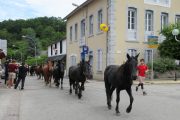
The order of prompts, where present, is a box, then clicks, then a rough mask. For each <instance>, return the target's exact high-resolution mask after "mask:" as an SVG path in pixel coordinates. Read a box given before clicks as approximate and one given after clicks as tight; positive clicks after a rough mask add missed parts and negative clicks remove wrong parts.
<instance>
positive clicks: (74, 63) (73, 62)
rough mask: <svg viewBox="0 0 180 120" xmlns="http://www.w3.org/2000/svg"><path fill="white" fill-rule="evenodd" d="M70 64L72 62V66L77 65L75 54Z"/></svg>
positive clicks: (71, 57)
mask: <svg viewBox="0 0 180 120" xmlns="http://www.w3.org/2000/svg"><path fill="white" fill-rule="evenodd" d="M70 62H71V63H70V64H71V66H74V65H76V56H75V55H72V56H70Z"/></svg>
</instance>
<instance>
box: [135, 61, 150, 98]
mask: <svg viewBox="0 0 180 120" xmlns="http://www.w3.org/2000/svg"><path fill="white" fill-rule="evenodd" d="M137 71H138V73H137V74H138V81H139V84H138V85H137V86H136V91H138V87H139V86H141V89H142V92H143V95H147V93H146V92H145V90H144V79H145V78H146V73H147V72H148V66H147V65H146V64H145V63H144V59H141V60H140V64H139V65H138V66H137Z"/></svg>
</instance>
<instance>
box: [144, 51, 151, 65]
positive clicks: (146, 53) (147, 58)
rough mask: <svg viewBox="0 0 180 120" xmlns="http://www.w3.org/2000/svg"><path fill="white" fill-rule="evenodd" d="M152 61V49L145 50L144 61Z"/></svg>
mask: <svg viewBox="0 0 180 120" xmlns="http://www.w3.org/2000/svg"><path fill="white" fill-rule="evenodd" d="M151 61H152V50H145V62H146V63H148V62H151Z"/></svg>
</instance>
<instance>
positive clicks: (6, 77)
mask: <svg viewBox="0 0 180 120" xmlns="http://www.w3.org/2000/svg"><path fill="white" fill-rule="evenodd" d="M8 66H9V60H6V62H5V65H4V68H5V78H4V79H5V80H4V84H5V85H6V83H7V81H8V76H9V75H8V71H9V70H8Z"/></svg>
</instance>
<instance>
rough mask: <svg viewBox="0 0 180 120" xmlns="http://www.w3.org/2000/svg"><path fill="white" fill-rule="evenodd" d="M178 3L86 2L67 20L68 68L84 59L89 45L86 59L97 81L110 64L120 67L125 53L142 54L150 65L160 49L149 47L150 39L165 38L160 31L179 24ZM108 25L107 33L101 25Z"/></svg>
mask: <svg viewBox="0 0 180 120" xmlns="http://www.w3.org/2000/svg"><path fill="white" fill-rule="evenodd" d="M178 5H180V1H179V0H138V2H137V0H87V1H86V2H85V3H83V4H82V5H80V6H79V7H77V8H76V9H75V10H74V11H72V12H71V13H70V14H69V15H67V16H66V17H65V19H66V20H67V48H68V49H67V69H68V68H69V67H70V66H71V65H75V64H77V63H78V62H79V61H80V59H81V52H82V47H83V46H84V45H85V46H88V48H89V51H88V54H86V60H89V61H90V63H91V65H92V71H93V77H94V79H103V73H104V70H105V68H106V66H107V65H120V64H122V63H123V62H125V61H126V54H127V53H129V54H130V55H131V56H134V55H136V54H137V53H140V57H139V58H144V59H145V61H146V62H150V61H151V60H152V58H153V57H156V56H157V50H156V49H154V48H149V47H148V44H147V43H148V38H149V37H156V38H158V40H159V42H162V41H163V40H164V39H165V38H164V36H162V35H160V34H159V33H160V31H161V30H162V29H163V28H164V27H165V26H167V25H168V24H170V23H175V22H178V21H180V8H179V7H178ZM101 23H105V24H107V25H108V26H109V31H108V32H102V31H101V30H100V27H99V26H100V24H101Z"/></svg>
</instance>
